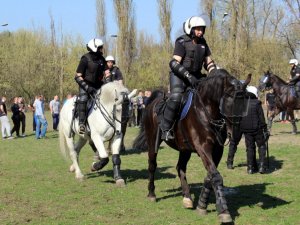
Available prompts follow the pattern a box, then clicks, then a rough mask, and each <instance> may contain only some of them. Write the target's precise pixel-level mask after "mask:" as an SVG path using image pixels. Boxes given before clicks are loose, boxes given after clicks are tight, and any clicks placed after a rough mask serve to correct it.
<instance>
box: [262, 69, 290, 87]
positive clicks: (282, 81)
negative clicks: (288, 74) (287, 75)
mask: <svg viewBox="0 0 300 225" xmlns="http://www.w3.org/2000/svg"><path fill="white" fill-rule="evenodd" d="M266 74H268V75H271V76H273V77H275V78H276V79H278V80H279V81H280V82H281V83H283V84H285V85H287V82H286V81H284V80H283V79H282V78H280V77H279V76H278V75H276V74H274V73H271V72H269V71H268V72H267V73H266Z"/></svg>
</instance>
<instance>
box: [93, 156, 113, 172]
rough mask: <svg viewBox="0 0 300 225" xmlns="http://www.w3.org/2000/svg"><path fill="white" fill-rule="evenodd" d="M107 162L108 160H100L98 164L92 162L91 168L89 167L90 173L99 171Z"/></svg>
mask: <svg viewBox="0 0 300 225" xmlns="http://www.w3.org/2000/svg"><path fill="white" fill-rule="evenodd" d="M108 162H109V158H102V159H100V161H99V162H94V163H93V165H92V167H91V171H92V172H94V171H98V170H101V169H102V168H103V167H104V166H106V165H107V163H108Z"/></svg>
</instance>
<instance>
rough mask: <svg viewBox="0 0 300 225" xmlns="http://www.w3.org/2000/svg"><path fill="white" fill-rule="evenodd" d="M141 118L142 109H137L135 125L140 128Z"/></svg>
mask: <svg viewBox="0 0 300 225" xmlns="http://www.w3.org/2000/svg"><path fill="white" fill-rule="evenodd" d="M142 118H143V108H138V109H137V118H136V125H137V126H140V125H141V124H142Z"/></svg>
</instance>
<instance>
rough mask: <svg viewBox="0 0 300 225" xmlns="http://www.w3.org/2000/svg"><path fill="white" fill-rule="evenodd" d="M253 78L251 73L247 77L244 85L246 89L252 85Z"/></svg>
mask: <svg viewBox="0 0 300 225" xmlns="http://www.w3.org/2000/svg"><path fill="white" fill-rule="evenodd" d="M251 77H252V74H251V73H249V74H248V76H247V79H246V80H245V83H244V88H246V87H247V85H248V84H249V83H250V81H251Z"/></svg>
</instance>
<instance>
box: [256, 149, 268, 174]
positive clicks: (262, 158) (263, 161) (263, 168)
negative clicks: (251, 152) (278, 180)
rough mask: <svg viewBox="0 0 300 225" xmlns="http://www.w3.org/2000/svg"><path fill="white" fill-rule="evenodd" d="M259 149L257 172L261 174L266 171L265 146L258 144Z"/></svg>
mask: <svg viewBox="0 0 300 225" xmlns="http://www.w3.org/2000/svg"><path fill="white" fill-rule="evenodd" d="M258 151H259V169H258V172H259V173H261V174H263V173H266V151H267V149H266V146H265V145H263V146H260V147H259V148H258Z"/></svg>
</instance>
